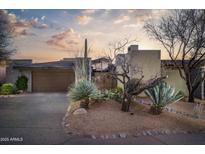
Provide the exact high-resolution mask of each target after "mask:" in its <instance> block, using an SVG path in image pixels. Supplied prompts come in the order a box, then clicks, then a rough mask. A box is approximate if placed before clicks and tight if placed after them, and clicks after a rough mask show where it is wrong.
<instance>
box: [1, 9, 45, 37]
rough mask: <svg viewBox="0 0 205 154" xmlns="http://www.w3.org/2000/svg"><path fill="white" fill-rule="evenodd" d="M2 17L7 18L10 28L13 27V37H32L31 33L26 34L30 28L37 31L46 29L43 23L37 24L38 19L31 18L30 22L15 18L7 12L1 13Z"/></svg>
mask: <svg viewBox="0 0 205 154" xmlns="http://www.w3.org/2000/svg"><path fill="white" fill-rule="evenodd" d="M3 13H4V16H5V17H6V18H8V20H9V21H10V24H11V25H10V26H12V27H13V35H14V36H15V37H18V36H26V35H34V34H33V33H31V32H28V30H29V29H30V28H37V29H46V28H48V25H47V24H45V23H41V22H39V19H38V18H32V19H31V20H26V19H22V18H17V17H16V15H15V14H14V13H9V12H8V11H7V10H4V11H3Z"/></svg>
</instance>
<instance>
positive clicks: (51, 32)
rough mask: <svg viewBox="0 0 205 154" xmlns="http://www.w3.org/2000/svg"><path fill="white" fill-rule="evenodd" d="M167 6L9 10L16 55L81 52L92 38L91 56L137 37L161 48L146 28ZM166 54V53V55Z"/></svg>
mask: <svg viewBox="0 0 205 154" xmlns="http://www.w3.org/2000/svg"><path fill="white" fill-rule="evenodd" d="M166 12H167V11H166V10H74V9H72V10H55V9H54V10H53V9H52V10H50V9H44V10H32V9H31V10H6V11H5V13H6V14H7V15H8V17H9V19H10V21H11V23H12V24H13V25H14V27H15V32H14V35H15V39H14V43H15V46H16V48H17V53H16V54H15V55H14V56H13V58H31V59H33V60H34V62H39V61H51V60H58V59H61V58H64V57H75V56H78V55H79V54H80V53H81V51H82V50H83V43H84V42H83V40H84V39H85V38H87V39H88V43H89V47H90V56H91V57H93V58H96V57H100V56H104V55H105V53H106V52H107V51H108V47H109V46H108V44H109V43H112V42H115V41H118V40H122V39H124V38H127V37H129V38H137V41H138V42H137V44H139V48H141V49H161V46H159V45H158V44H157V43H156V42H155V41H152V40H150V39H149V37H148V36H147V35H146V32H145V31H144V30H143V25H144V23H145V22H146V21H148V20H156V21H157V20H158V19H159V18H160V17H161V16H163V15H165V14H166ZM163 56H164V57H166V55H165V54H162V58H163Z"/></svg>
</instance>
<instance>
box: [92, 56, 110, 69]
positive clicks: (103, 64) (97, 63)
mask: <svg viewBox="0 0 205 154" xmlns="http://www.w3.org/2000/svg"><path fill="white" fill-rule="evenodd" d="M110 63H111V60H110V59H109V58H106V57H101V58H97V59H94V60H92V68H93V71H96V72H98V71H102V72H103V71H108V65H109V64H110Z"/></svg>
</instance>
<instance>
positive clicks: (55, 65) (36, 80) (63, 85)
mask: <svg viewBox="0 0 205 154" xmlns="http://www.w3.org/2000/svg"><path fill="white" fill-rule="evenodd" d="M78 60H82V58H64V59H62V60H60V61H53V62H45V63H32V60H30V59H27V60H25V59H19V60H11V61H10V64H9V65H8V66H7V69H6V82H10V83H13V84H15V82H16V80H17V78H18V76H21V75H25V76H27V78H28V91H29V92H66V91H67V90H68V88H69V87H70V86H71V85H72V84H74V83H75V71H74V68H75V64H76V62H77V61H78ZM89 61H90V59H89ZM90 75H91V66H89V76H90Z"/></svg>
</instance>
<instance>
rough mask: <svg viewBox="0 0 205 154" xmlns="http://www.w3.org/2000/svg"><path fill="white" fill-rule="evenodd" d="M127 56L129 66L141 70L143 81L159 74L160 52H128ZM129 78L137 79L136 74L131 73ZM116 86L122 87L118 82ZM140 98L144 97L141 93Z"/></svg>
mask: <svg viewBox="0 0 205 154" xmlns="http://www.w3.org/2000/svg"><path fill="white" fill-rule="evenodd" d="M127 56H128V59H129V62H130V63H131V66H137V67H139V68H141V69H142V71H143V75H144V80H145V81H146V80H149V79H151V78H152V77H154V76H156V75H160V74H161V60H160V50H138V51H133V52H129V53H128V54H127ZM130 76H132V77H137V74H135V73H133V72H131V73H130ZM138 77H139V76H138ZM118 86H120V87H122V84H121V83H120V82H119V81H118ZM140 96H145V94H144V93H142V94H140Z"/></svg>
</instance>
